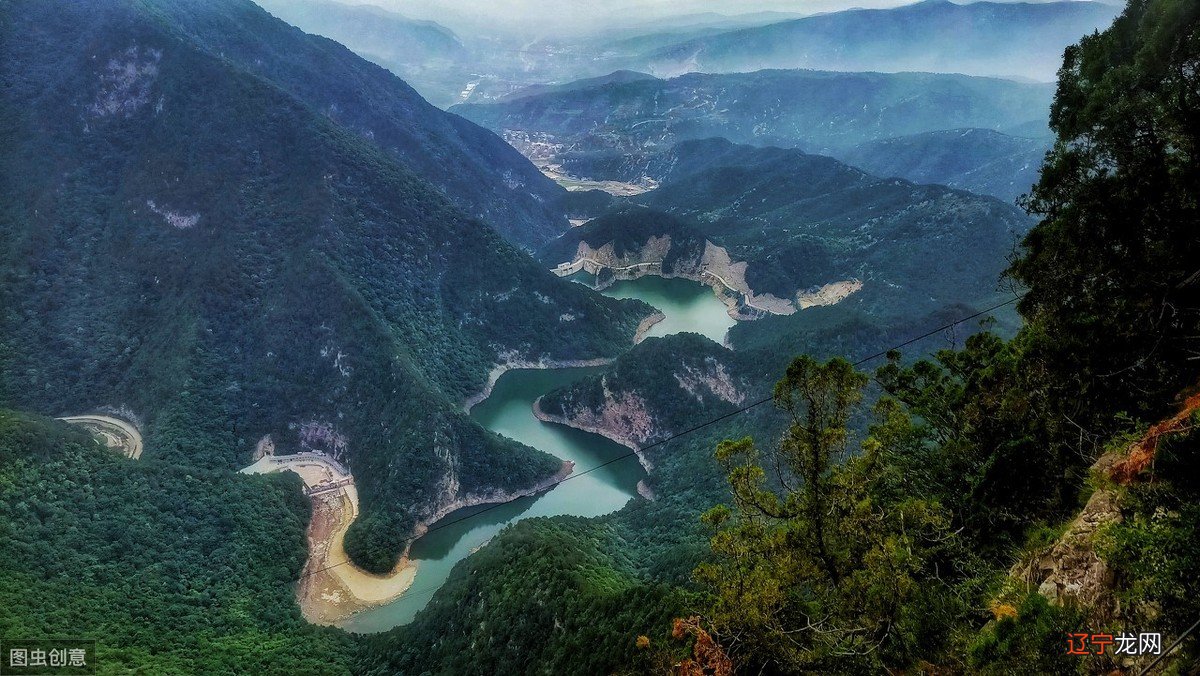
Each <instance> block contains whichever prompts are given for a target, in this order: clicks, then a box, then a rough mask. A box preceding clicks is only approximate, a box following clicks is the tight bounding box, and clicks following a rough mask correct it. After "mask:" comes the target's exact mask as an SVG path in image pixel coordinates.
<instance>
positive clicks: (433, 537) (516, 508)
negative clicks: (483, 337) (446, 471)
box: [341, 277, 735, 633]
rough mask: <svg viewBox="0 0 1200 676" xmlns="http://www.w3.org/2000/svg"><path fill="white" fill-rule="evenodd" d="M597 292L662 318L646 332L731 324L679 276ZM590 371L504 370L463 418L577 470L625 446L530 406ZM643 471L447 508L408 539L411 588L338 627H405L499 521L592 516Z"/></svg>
mask: <svg viewBox="0 0 1200 676" xmlns="http://www.w3.org/2000/svg"><path fill="white" fill-rule="evenodd" d="M604 294H605V295H606V296H610V297H613V298H637V299H640V300H643V301H646V302H647V303H649V304H651V305H653V306H654V307H656V308H658V309H659V310H660V311H661V312H662V313H663V314H664V315H666V319H665V320H663V321H662V322H660V323H659V324H657V325H656V326H655V327H654V328H653V329H651V331H650V332H649V333H648V334H647V335H649V336H663V335H668V334H671V333H678V332H680V331H694V332H696V333H701V334H703V335H705V336H708V337H709V338H711V339H713V340H715V341H717V342H722V341H723V339H724V336H725V332H726V331H728V330H729V327H730V326H732V325H733V324H734V323H735V320H733V319H731V318H730V317H729V315H728V314H726V311H725V306H724V305H723V304H722V303H721V302H720V301H719V300H717V298H716V296H715V295H714V294H713V292H712V290H711V289H709V288H708V287H707V286H704V285H701V284H698V283H696V282H691V281H688V280H684V279H663V278H660V277H643V278H641V279H638V280H632V281H624V282H619V283H618V284H616V285H614V286H612V287H611V288H609V289H608V290H606V291H605V292H604ZM598 370H599V369H596V368H590V369H589V368H571V369H549V370H539V369H519V370H513V371H509V372H508V373H505V374H504V375H503V376H501V377H500V379H499V380H498V381H497V382H496V387H495V388H494V389H493V390H492V394H491V396H489V397H488V398H487V399H486V400H485V401H483V402H482V403H480V404H479V405H478V406H476V407H475V408H474V409H472V411H471V417H473V418H474V419H475V420H476V421H477V422H478V423H479V424H481V425H483V426H484V427H486V428H487V429H490V430H492V431H493V432H497V433H499V434H503V435H504V436H506V437H510V438H512V439H516V440H517V441H520V442H522V443H524V444H528V445H530V446H533V447H534V448H538V449H541V450H543V451H545V452H547V453H550V454H552V455H554V456H556V457H559V458H562V459H563V460H570V461H572V462H574V463H575V472H576V473H577V474H578V473H579V472H582V471H583V470H587V469H590V468H592V467H596V466H598V465H601V464H603V463H605V462H608V461H609V460H612V459H614V458H617V457H620V456H623V455H626V454H627V453H628V452H629V449H627V448H626V447H624V446H621V445H619V444H617V443H615V442H612V441H609V440H608V439H605V438H604V437H602V436H600V435H598V434H592V433H590V432H581V431H579V430H575V429H571V428H569V427H565V426H562V425H556V424H553V423H544V422H542V421H540V420H538V419H537V418H535V417H533V408H532V407H533V402H534V401H535V400H536V399H537V398H538V397H540V396H542V395H543V394H545V393H547V392H549V391H551V390H554V389H557V388H559V387H563V386H565V385H568V384H570V383H572V382H574V381H576V380H578V379H580V378H583V377H584V376H586V375H588V374H590V373H595V372H597V371H598ZM644 476H645V473H644V472H643V471H642V467H641V465H639V464H638V462H637V459H636V458H633V457H630V458H626V459H624V460H621V461H619V462H614V463H613V464H611V465H608V466H607V467H603V468H601V469H599V470H596V471H594V472H591V473H589V474H585V475H582V476H577V477H575V478H572V479H570V480H569V481H567V482H565V483H563V484H562V485H560V486H557V487H555V488H553V489H551V490H549V491H546V492H545V493H541V494H539V495H535V496H530V497H526V498H521V499H519V500H515V501H513V502H510V503H507V504H504V505H501V506H498V507H497V506H491V507H490V508H489V507H487V506H480V507H468V508H466V509H461V510H458V511H456V512H453V513H452V514H450V515H449V516H447V517H446V518H445V519H444V520H443V521H442V522H441V524H449V525H445V526H443V525H441V524H435V525H434V530H431V532H430V533H429V534H427V535H426V536H424V537H422V538H421V539H419V540H417V541H416V542H414V543H413V547H412V551H411V552H410V558H411V559H412V560H413V561H414V562H415V563H416V564H417V575H416V579H415V581H414V582H413V586H412V588H410V589H409V590H408V591H407V592H405V593H404V594H403V595H402V596H401V597H400V598H399V599H397V600H396V601H393V602H392V603H389V604H387V605H384V606H380V607H378V608H372V609H370V610H366V611H363V612H361V613H358V614H356V615H354V616H352V617H351V618H350V619H348V620H346V621H345V622H343V623H342V624H341V627H342V628H343V629H346V630H348V631H353V632H362V633H371V632H380V631H385V630H387V629H390V628H392V627H395V626H399V625H402V624H407V623H409V622H411V621H412V620H413V618H414V617H416V614H417V613H418V612H420V610H421V609H422V608H424V607H425V605H426V604H427V603H428V602H429V599H430V597H432V596H433V594H434V592H436V591H437V589H438V588H439V587H440V586H441V585H442V584H443V583H444V582H445V581H446V579H447V578H448V577H449V575H450V571H451V569H453V568H454V565H455V564H457V563H458V562H459V561H461V560H462V559H464V558H466V557H467V556H469V555H470V554H471V552H473V551H475V550H476V549H478V548H479V547H481V546H483V545H485V544H486V543H487V541H488V540H490V539H491V538H492V537H493V536H494V535H495V534H496V533H498V532H500V530H501V529H503V528H504V527H505V526H507V525H509V524H511V523H515V522H516V521H519V520H521V519H525V518H528V517H534V516H558V515H571V516H585V517H594V516H601V515H604V514H609V513H611V512H615V511H616V510H618V509H620V508H621V507H622V506H624V505H625V503H627V502H628V501H629V500H631V499H633V498H634V497H635V496H636V495H637V483H638V481H639V480H641V479H642V478H643V477H644ZM473 514H478V516H471V515H473ZM468 517H469V518H468ZM451 522H453V523H451Z"/></svg>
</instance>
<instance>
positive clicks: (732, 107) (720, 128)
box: [451, 70, 1053, 159]
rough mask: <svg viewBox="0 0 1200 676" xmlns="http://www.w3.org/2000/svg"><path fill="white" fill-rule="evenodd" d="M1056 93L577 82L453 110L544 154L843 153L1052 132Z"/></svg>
mask: <svg viewBox="0 0 1200 676" xmlns="http://www.w3.org/2000/svg"><path fill="white" fill-rule="evenodd" d="M1052 95H1053V87H1052V86H1050V85H1043V84H1035V83H1019V82H1013V81H1010V80H1001V79H995V78H982V77H970V76H965V75H944V74H931V73H894V74H886V73H838V72H828V71H809V70H766V71H759V72H754V73H727V74H699V73H692V74H689V75H683V76H680V77H677V78H673V79H670V80H655V79H636V80H632V81H622V82H602V83H600V84H592V85H590V86H584V87H572V86H566V87H563V88H560V89H557V90H553V91H547V92H544V93H540V94H535V95H532V96H525V97H521V98H517V99H512V100H509V101H505V102H501V103H494V104H467V105H460V106H455V107H454V108H452V109H451V111H452V112H455V113H458V114H460V115H462V116H464V117H466V118H468V119H470V120H473V121H475V122H477V123H479V124H481V125H483V126H485V127H487V128H489V129H492V130H493V131H495V132H496V133H498V134H504V135H505V136H506V138H508V139H510V142H511V141H513V140H514V136H516V135H525V136H527V137H531V138H534V139H535V140H536V142H537V143H538V150H539V152H543V153H545V154H552V155H560V156H561V155H566V154H570V153H590V152H615V153H620V154H625V155H630V156H632V157H634V158H635V159H636V156H637V155H638V154H640V153H642V152H644V151H650V152H657V151H659V150H662V149H663V148H665V147H669V146H670V145H671V144H673V143H676V142H679V141H682V140H690V139H702V138H710V137H722V138H727V139H729V140H731V141H733V142H735V143H750V144H754V145H776V146H781V147H797V148H802V149H804V150H806V151H809V152H819V153H826V154H833V153H834V152H835V151H836V150H839V149H846V148H852V147H854V146H857V145H859V144H862V143H866V142H868V141H875V140H880V139H885V138H892V137H896V136H904V135H909V134H918V133H923V132H929V131H938V130H944V129H957V128H966V127H973V128H983V129H993V130H998V131H1003V130H1005V129H1008V128H1010V127H1014V126H1032V127H1036V126H1041V127H1043V128H1044V127H1045V126H1046V124H1047V123H1046V119H1047V117H1048V115H1049V105H1050V98H1051V96H1052ZM525 150H526V152H527V153H528V152H529V149H528V148H526V149H525Z"/></svg>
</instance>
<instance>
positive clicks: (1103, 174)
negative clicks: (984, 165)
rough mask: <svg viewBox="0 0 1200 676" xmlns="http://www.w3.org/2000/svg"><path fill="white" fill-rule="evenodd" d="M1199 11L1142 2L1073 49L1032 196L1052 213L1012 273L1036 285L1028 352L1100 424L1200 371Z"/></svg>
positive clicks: (1064, 405)
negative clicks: (1054, 137)
mask: <svg viewBox="0 0 1200 676" xmlns="http://www.w3.org/2000/svg"><path fill="white" fill-rule="evenodd" d="M1198 20H1200V3H1197V2H1195V1H1194V0H1131V2H1130V3H1129V5H1128V7H1127V8H1126V10H1125V13H1124V14H1123V15H1122V16H1121V17H1120V18H1118V19H1117V21H1116V22H1115V23H1114V24H1113V26H1112V27H1111V28H1109V29H1108V30H1107V31H1105V32H1103V33H1100V34H1097V35H1093V36H1089V37H1086V38H1084V39H1083V40H1082V41H1081V42H1080V43H1079V44H1078V45H1076V46H1073V47H1070V48H1069V49H1068V50H1067V52H1066V57H1065V59H1064V63H1063V67H1062V69H1061V70H1060V71H1059V82H1058V92H1057V95H1056V96H1055V100H1054V105H1053V108H1052V110H1051V126H1052V128H1053V129H1054V131H1055V133H1056V134H1057V142H1056V144H1055V146H1054V149H1053V150H1052V151H1051V153H1050V154H1049V155H1048V156H1047V158H1046V163H1045V165H1044V167H1043V168H1042V174H1041V180H1040V181H1039V183H1038V184H1037V186H1035V187H1034V190H1033V194H1032V195H1031V196H1030V198H1029V199H1028V201H1027V206H1028V208H1029V209H1030V211H1032V212H1033V213H1034V214H1037V215H1040V216H1041V217H1042V221H1041V223H1040V224H1039V225H1038V226H1037V227H1036V228H1034V229H1033V231H1032V232H1030V234H1029V236H1028V237H1027V239H1026V240H1025V243H1024V246H1025V249H1024V253H1023V255H1022V256H1021V257H1020V258H1019V259H1018V260H1017V261H1016V262H1015V264H1014V265H1013V266H1012V269H1011V273H1012V275H1013V277H1015V279H1016V280H1017V281H1019V282H1021V283H1022V284H1024V285H1025V286H1027V287H1028V288H1029V293H1028V294H1027V295H1026V296H1025V298H1024V300H1023V301H1022V304H1021V311H1022V314H1023V315H1024V316H1025V318H1026V320H1027V321H1028V323H1029V329H1027V330H1026V332H1025V334H1026V335H1025V338H1026V342H1027V349H1028V351H1029V359H1030V360H1034V361H1038V362H1042V363H1044V364H1045V365H1046V367H1047V372H1048V374H1049V375H1050V376H1051V377H1052V384H1053V385H1054V387H1055V389H1054V398H1053V400H1054V401H1055V402H1057V406H1058V407H1059V408H1061V409H1062V410H1063V412H1064V413H1067V414H1072V415H1074V416H1075V417H1076V418H1077V420H1079V422H1080V423H1081V424H1088V425H1093V426H1097V427H1099V428H1101V430H1111V429H1112V428H1111V425H1110V424H1109V423H1110V421H1111V419H1112V414H1113V413H1114V412H1115V411H1120V410H1126V411H1130V412H1156V411H1157V412H1161V411H1160V410H1159V409H1158V407H1161V406H1162V404H1163V402H1164V401H1166V400H1167V399H1169V398H1170V396H1172V395H1173V394H1175V393H1176V392H1178V391H1179V388H1180V387H1181V386H1183V385H1185V384H1190V383H1191V382H1192V381H1193V380H1194V379H1195V377H1196V376H1197V374H1200V361H1197V360H1194V359H1191V358H1192V357H1195V356H1197V355H1198V354H1200V238H1198V237H1197V236H1196V233H1197V226H1198V225H1200V206H1198V204H1197V188H1196V186H1200V145H1198V137H1200V68H1197V59H1200V32H1198V31H1197V22H1198ZM1147 409H1150V411H1147Z"/></svg>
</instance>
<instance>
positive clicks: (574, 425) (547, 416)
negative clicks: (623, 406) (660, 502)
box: [533, 397, 654, 499]
mask: <svg viewBox="0 0 1200 676" xmlns="http://www.w3.org/2000/svg"><path fill="white" fill-rule="evenodd" d="M533 416H534V417H535V418H537V419H538V420H541V421H542V422H548V423H554V424H556V425H563V426H564V427H570V428H571V429H576V430H580V431H581V432H588V433H591V434H596V435H599V436H602V437H604V438H605V439H608V440H609V441H613V442H615V443H618V444H620V445H622V446H624V447H625V448H628V449H629V450H631V451H633V452H634V454H635V455H636V456H637V459H638V463H639V464H641V466H642V469H644V470H646V474H650V472H651V470H653V469H654V463H652V462H650V460H649V459H648V458H647V457H646V455H645V454H644V453H643V452H642V447H641V446H639V445H638V444H637V443H635V442H633V441H632V440H630V439H627V438H625V437H623V436H621V435H619V434H616V433H614V432H613V431H612V430H609V429H606V428H603V427H598V426H595V425H584V424H581V423H578V422H576V421H573V420H570V419H569V418H566V417H564V416H558V415H554V414H551V413H547V412H546V411H545V409H543V408H542V397H538V398H537V399H535V400H534V402H533ZM640 492H641V491H640V490H639V493H640ZM643 497H645V496H643ZM647 499H653V498H647Z"/></svg>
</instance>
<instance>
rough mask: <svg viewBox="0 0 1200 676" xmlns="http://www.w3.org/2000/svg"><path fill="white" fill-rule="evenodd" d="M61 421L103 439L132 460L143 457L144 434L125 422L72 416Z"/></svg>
mask: <svg viewBox="0 0 1200 676" xmlns="http://www.w3.org/2000/svg"><path fill="white" fill-rule="evenodd" d="M59 420H62V421H63V422H66V423H70V424H72V425H79V426H80V427H82V428H84V429H86V430H87V431H89V432H91V433H92V434H94V435H96V436H97V437H99V438H100V439H103V440H104V444H105V445H106V446H108V447H109V448H120V449H121V453H123V454H124V455H125V457H127V458H129V459H131V460H137V459H138V458H140V457H142V434H141V432H138V431H137V428H136V427H134V426H133V425H131V424H130V423H128V422H125V421H124V420H121V419H119V418H113V417H111V416H106V415H72V416H67V417H65V418H59Z"/></svg>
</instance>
